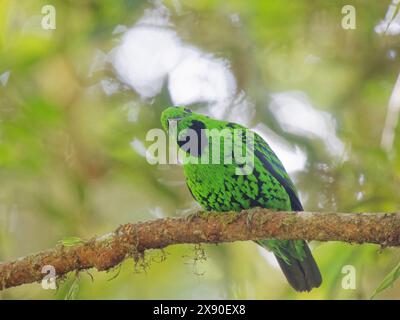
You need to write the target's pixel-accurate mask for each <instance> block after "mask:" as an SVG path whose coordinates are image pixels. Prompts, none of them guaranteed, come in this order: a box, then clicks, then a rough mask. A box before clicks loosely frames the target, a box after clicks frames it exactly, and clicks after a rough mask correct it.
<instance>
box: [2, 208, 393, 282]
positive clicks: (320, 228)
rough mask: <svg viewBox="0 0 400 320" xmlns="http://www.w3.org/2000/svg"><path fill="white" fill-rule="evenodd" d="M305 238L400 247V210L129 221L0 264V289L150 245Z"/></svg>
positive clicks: (101, 265)
mask: <svg viewBox="0 0 400 320" xmlns="http://www.w3.org/2000/svg"><path fill="white" fill-rule="evenodd" d="M268 238H274V239H282V240H284V239H305V240H308V241H310V240H319V241H344V242H350V243H375V244H380V245H381V246H400V213H317V212H274V211H270V210H268V209H261V208H255V209H251V210H244V211H242V212H241V213H237V212H225V213H221V212H199V213H198V214H196V215H194V216H192V217H191V218H166V219H158V220H153V221H148V222H144V223H136V224H125V225H122V226H120V227H119V228H118V229H117V230H116V231H114V232H112V233H109V234H106V235H104V236H101V237H96V238H92V239H90V240H88V241H85V242H82V243H79V244H76V245H74V246H65V245H57V246H56V247H55V248H53V249H50V250H47V251H42V252H39V253H37V254H33V255H29V256H27V257H24V258H20V259H18V260H15V261H11V262H5V263H0V289H4V288H9V287H15V286H18V285H21V284H24V283H31V282H35V281H40V280H42V278H43V277H44V276H45V274H43V273H42V268H43V266H45V265H51V266H53V267H54V268H55V270H56V274H57V276H58V277H59V276H62V275H64V274H66V273H68V272H70V271H74V270H75V271H79V270H84V269H89V268H93V267H94V268H96V269H97V270H107V269H110V268H112V267H114V266H117V265H118V264H119V263H121V262H122V261H123V260H124V259H126V258H128V257H138V256H139V255H140V254H142V253H143V252H144V251H145V250H147V249H160V248H164V247H166V246H169V245H172V244H182V243H193V244H196V243H220V242H232V241H244V240H257V239H268Z"/></svg>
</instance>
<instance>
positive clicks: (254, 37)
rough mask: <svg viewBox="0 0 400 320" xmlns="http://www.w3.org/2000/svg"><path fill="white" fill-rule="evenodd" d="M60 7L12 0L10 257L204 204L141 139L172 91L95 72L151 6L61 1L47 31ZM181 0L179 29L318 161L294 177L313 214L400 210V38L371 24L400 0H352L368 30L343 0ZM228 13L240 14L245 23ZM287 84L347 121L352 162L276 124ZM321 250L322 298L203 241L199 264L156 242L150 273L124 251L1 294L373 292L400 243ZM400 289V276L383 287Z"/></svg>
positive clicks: (0, 168) (240, 247)
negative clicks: (390, 112)
mask: <svg viewBox="0 0 400 320" xmlns="http://www.w3.org/2000/svg"><path fill="white" fill-rule="evenodd" d="M48 2H49V1H40V0H35V1H27V0H25V1H16V0H0V74H2V73H3V72H6V71H7V70H9V71H10V77H9V79H8V82H7V84H6V85H1V84H0V179H1V185H0V261H5V260H10V259H14V258H17V257H19V256H23V255H26V254H29V253H32V252H36V251H39V250H42V249H45V248H48V247H53V246H54V245H55V244H56V243H57V242H58V241H59V240H60V239H79V238H83V239H86V238H88V237H91V236H93V235H100V234H102V233H105V232H108V231H111V230H113V229H115V228H116V227H117V226H118V225H119V224H123V223H126V222H135V221H143V220H148V219H153V218H154V212H155V211H157V210H159V211H160V210H161V211H162V212H163V213H164V214H165V215H177V214H180V213H179V212H181V211H182V210H184V209H187V208H188V207H190V205H191V202H192V200H191V197H190V194H189V192H188V190H187V189H186V187H185V186H184V185H178V186H173V187H172V186H168V185H165V184H164V183H162V181H168V180H171V179H172V180H174V179H176V177H182V172H181V168H179V167H178V168H176V167H170V168H168V169H167V170H160V168H157V167H156V166H151V165H150V164H148V163H147V162H146V160H145V158H143V157H142V156H140V155H139V154H138V153H137V152H136V151H135V150H134V149H132V148H131V146H130V142H131V141H132V140H133V139H134V138H136V137H137V138H138V139H143V138H144V137H145V133H146V132H147V131H148V130H149V129H151V128H154V127H160V123H159V116H160V113H161V111H162V109H163V108H165V107H166V104H168V103H170V101H169V99H168V96H166V95H165V94H164V95H160V96H158V97H157V98H156V99H155V100H154V101H153V103H152V104H151V105H150V104H149V103H148V102H146V101H143V100H141V99H140V98H139V97H138V95H137V94H136V93H135V92H134V91H133V90H125V91H123V92H121V93H119V94H116V95H111V96H107V95H106V94H104V92H103V91H102V90H101V89H99V87H98V85H97V84H98V82H99V81H100V80H101V79H102V78H104V77H107V76H109V74H110V72H111V73H112V70H105V71H101V72H98V73H96V74H95V75H94V76H92V77H88V76H87V75H88V73H89V69H90V65H91V64H92V62H93V59H94V57H95V55H96V52H97V50H102V51H104V52H108V51H109V50H111V49H112V48H113V47H115V46H116V44H117V42H116V39H115V36H113V34H112V33H113V30H114V28H115V27H116V26H117V25H126V26H131V25H133V24H134V23H135V21H137V19H138V18H139V17H140V16H141V15H142V14H143V12H144V10H145V9H146V8H148V7H150V6H152V4H150V3H149V2H146V1H139V0H136V1H134V0H132V1H131V0H119V1H111V0H107V1H91V0H82V1H62V0H53V1H51V4H53V5H54V6H55V7H56V9H57V29H56V30H53V31H46V30H42V29H41V28H40V20H41V17H42V15H41V8H42V6H43V5H45V4H48ZM176 2H177V1H172V0H169V1H165V2H164V4H165V5H166V6H167V7H168V8H169V9H170V10H171V12H172V17H171V19H172V21H173V23H174V25H175V28H176V30H177V32H178V34H179V35H180V36H181V37H182V38H183V39H185V40H186V41H188V42H190V43H192V44H193V45H195V46H197V47H199V48H201V49H203V50H205V51H208V52H212V53H215V54H216V55H217V56H221V57H224V58H227V59H229V61H230V62H231V65H232V69H233V72H234V74H235V77H236V79H237V82H238V85H239V86H240V87H241V88H242V89H244V90H245V91H246V93H247V94H248V96H249V97H250V98H251V99H252V101H253V102H254V104H255V105H256V109H257V114H258V116H259V117H258V118H259V120H260V119H261V121H262V122H264V123H265V124H267V125H268V126H269V127H270V128H271V129H273V130H274V131H275V132H276V133H277V134H279V135H280V136H282V137H284V138H285V139H286V140H287V141H289V142H290V143H291V144H292V145H295V144H296V145H298V146H301V147H302V148H304V149H305V150H306V151H307V156H308V159H307V165H306V168H305V170H304V171H302V172H300V173H298V174H297V175H296V177H295V178H296V185H297V186H298V189H299V190H300V192H301V194H302V195H303V196H304V198H305V199H306V201H305V208H306V209H309V210H326V211H330V210H335V211H339V212H358V211H365V212H378V211H386V212H391V211H395V210H397V209H398V207H399V197H398V193H397V192H398V190H399V188H400V180H399V178H400V159H399V154H400V153H399V147H400V139H398V137H399V129H397V130H396V133H397V134H396V139H395V143H394V146H393V149H392V151H391V152H390V153H387V152H385V151H383V150H382V149H381V147H380V139H381V134H382V129H383V126H384V121H385V116H386V111H387V105H388V100H389V97H390V95H391V92H392V90H393V86H394V83H395V81H396V78H397V76H398V73H399V70H400V68H399V66H400V63H399V58H398V57H395V58H394V59H389V58H388V55H387V53H388V50H398V49H399V45H400V42H399V38H398V36H393V37H390V36H381V35H378V34H376V33H375V32H374V26H375V25H376V24H377V23H378V22H379V21H380V20H381V19H383V17H384V16H385V13H386V10H387V7H388V5H389V4H390V2H389V1H379V2H378V1H374V0H370V1H352V2H353V5H354V6H355V7H356V9H357V29H355V30H344V29H342V28H341V26H340V22H341V19H342V14H341V8H342V7H343V5H345V4H347V2H346V1H339V0H338V1H324V0H316V1H307V0H298V1H281V0H271V1H244V0H235V1H229V2H228V1H216V0H207V1H204V0H191V1H189V0H185V1H178V2H179V3H180V5H181V7H182V10H183V12H184V14H180V15H178V14H176ZM231 14H238V16H239V17H240V25H239V26H237V25H233V24H232V22H231V19H230V15H231ZM310 53H312V54H313V55H315V56H318V57H321V60H320V62H319V63H318V64H305V63H304V59H305V58H306V57H307V56H308V55H309V54H310ZM287 90H301V91H303V92H306V93H307V94H308V96H309V97H310V99H311V100H312V101H313V103H314V104H315V105H317V106H319V108H321V109H323V110H324V111H327V112H329V113H331V114H332V115H333V116H334V117H335V118H336V120H337V124H338V125H337V133H338V136H339V138H340V139H342V141H343V142H344V143H345V144H346V146H347V147H348V149H349V158H348V159H347V160H346V161H345V162H343V163H341V164H338V165H334V164H333V163H332V160H331V159H330V156H329V154H327V152H326V151H325V149H324V148H323V146H322V145H321V143H320V142H318V141H317V140H312V139H309V138H307V137H299V136H295V135H293V134H289V133H287V132H285V131H284V130H282V128H280V127H279V125H277V123H276V120H275V119H274V117H273V116H272V115H271V114H270V113H269V111H268V109H267V105H268V102H269V96H268V94H269V93H271V92H278V91H287ZM129 101H135V102H136V103H137V104H138V105H139V106H140V112H139V114H138V120H137V121H136V122H135V123H132V122H129V121H127V111H126V109H124V107H123V106H124V105H125V104H126V103H128V102H129ZM321 164H328V166H327V167H324V166H322V167H321ZM321 168H325V169H321ZM361 175H362V176H363V177H364V178H363V179H364V180H365V183H364V184H362V185H360V183H359V179H360V176H361ZM359 192H362V193H363V197H362V199H358V198H357V194H358V193H359ZM69 237H76V238H69ZM314 247H315V250H314V253H315V257H316V259H317V261H318V263H319V265H320V267H321V270H322V274H323V277H324V282H323V285H322V287H321V288H319V289H316V290H314V291H312V292H311V293H310V294H306V293H302V294H299V293H295V292H293V291H292V290H291V289H290V288H289V286H288V285H287V283H286V281H285V279H284V277H283V275H282V274H281V271H280V270H278V269H276V268H275V267H273V266H271V265H270V264H269V263H267V262H266V260H265V259H264V258H263V257H262V256H261V255H260V254H259V251H258V248H257V246H256V245H255V244H253V243H251V242H248V243H247V242H246V243H235V244H224V245H218V246H214V245H204V246H202V248H203V249H204V250H205V252H206V254H207V259H206V260H203V259H198V258H199V256H201V254H200V255H199V250H195V248H194V247H193V246H190V245H181V246H171V247H169V248H167V249H166V250H165V252H164V253H162V252H156V251H155V252H150V253H149V254H148V255H147V256H146V268H145V269H146V271H143V269H144V266H143V265H142V266H140V265H139V266H138V265H136V266H135V265H134V262H132V261H126V262H124V263H123V264H122V265H121V266H120V267H118V268H116V270H111V271H110V272H107V273H106V272H103V273H99V272H96V271H94V270H90V271H88V273H85V272H81V273H80V274H79V275H78V276H77V275H75V274H71V275H69V276H68V277H67V278H66V279H64V280H63V281H61V282H60V284H59V288H58V290H57V291H52V290H43V289H42V288H41V286H40V284H31V285H24V286H21V287H17V288H12V289H8V290H5V291H1V292H0V298H3V299H18V298H44V299H54V298H57V299H71V298H75V299H91V298H93V299H96V298H105V299H111V298H121V299H128V298H141V299H146V298H186V299H188V298H189V299H190V298H216V299H218V298H242V299H271V298H279V299H297V298H302V299H324V298H329V299H332V298H344V299H368V298H370V296H371V295H372V293H373V292H374V289H375V288H377V287H378V285H379V284H380V282H381V281H382V280H383V279H384V278H385V276H386V275H387V274H388V273H389V272H390V270H391V269H392V268H394V267H395V266H396V265H397V263H398V261H399V256H400V252H399V251H398V250H397V249H384V250H382V251H380V250H379V247H377V246H374V245H362V246H356V245H349V244H343V243H334V242H332V243H315V244H314ZM164 258H165V259H164ZM244 261H248V263H244ZM345 265H353V266H354V267H355V268H356V270H357V280H356V289H354V290H344V289H343V288H342V286H341V282H342V279H343V277H344V276H345V274H343V273H342V268H343V266H345ZM397 273H398V271H396V277H397V276H398V275H397ZM385 287H386V285H385ZM399 294H400V284H399V283H397V282H395V283H394V284H393V287H391V288H389V289H387V290H385V291H383V292H382V293H380V294H379V295H378V296H377V297H378V298H397V297H398V296H399Z"/></svg>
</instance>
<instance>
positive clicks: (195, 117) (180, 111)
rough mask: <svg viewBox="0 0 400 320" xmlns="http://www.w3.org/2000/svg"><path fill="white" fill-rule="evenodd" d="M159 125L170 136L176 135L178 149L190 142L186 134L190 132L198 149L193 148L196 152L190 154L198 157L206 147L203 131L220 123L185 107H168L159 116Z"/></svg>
mask: <svg viewBox="0 0 400 320" xmlns="http://www.w3.org/2000/svg"><path fill="white" fill-rule="evenodd" d="M161 123H162V126H163V128H164V130H165V131H167V132H168V133H169V134H170V135H174V134H177V138H178V141H177V143H178V145H179V147H182V146H183V145H185V143H187V142H188V141H189V140H190V138H189V137H188V136H187V134H188V132H191V134H192V135H193V134H194V135H195V136H196V137H197V141H196V142H195V143H196V146H197V145H198V147H197V148H195V149H196V150H197V151H193V150H192V151H191V152H190V153H191V154H192V155H195V154H197V155H200V154H201V151H202V150H203V149H204V147H205V146H206V145H208V139H207V137H206V134H205V129H212V128H215V127H216V126H218V125H219V124H220V123H221V121H218V120H215V119H211V118H209V117H208V116H205V115H202V114H199V113H195V112H192V111H191V110H190V109H188V108H186V107H169V108H167V109H165V110H164V111H163V113H162V114H161ZM172 129H174V130H176V133H174V132H172V131H173V130H172ZM191 141H193V140H191ZM186 146H187V144H186ZM185 151H187V150H185Z"/></svg>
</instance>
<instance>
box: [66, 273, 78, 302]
mask: <svg viewBox="0 0 400 320" xmlns="http://www.w3.org/2000/svg"><path fill="white" fill-rule="evenodd" d="M78 292H79V277H78V276H75V279H74V281H73V282H72V284H71V286H70V287H69V290H68V292H67V294H66V295H65V298H64V300H75V299H76V296H77V295H78Z"/></svg>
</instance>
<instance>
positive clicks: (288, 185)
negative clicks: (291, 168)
mask: <svg viewBox="0 0 400 320" xmlns="http://www.w3.org/2000/svg"><path fill="white" fill-rule="evenodd" d="M254 136H255V138H254V154H255V156H256V157H257V158H258V159H259V160H260V161H261V162H262V164H263V165H264V167H265V169H267V170H268V172H269V173H270V174H271V175H272V176H273V177H274V178H275V179H276V180H278V181H279V183H280V184H281V185H282V186H283V187H284V188H285V190H286V192H287V193H288V195H289V198H290V202H291V207H292V210H294V211H303V206H302V205H301V202H300V199H299V197H298V195H297V192H296V188H295V186H294V184H293V182H292V180H291V179H290V177H289V174H288V173H287V172H286V170H285V168H284V166H283V164H282V162H281V161H280V160H279V158H278V157H277V156H276V154H275V152H274V151H273V150H272V149H271V148H270V146H269V145H268V143H267V142H266V141H265V140H264V139H263V138H261V136H259V135H258V134H257V133H255V134H254Z"/></svg>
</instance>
